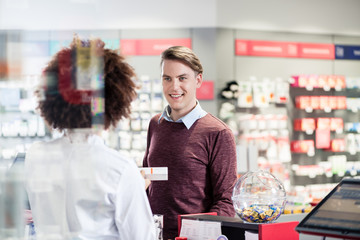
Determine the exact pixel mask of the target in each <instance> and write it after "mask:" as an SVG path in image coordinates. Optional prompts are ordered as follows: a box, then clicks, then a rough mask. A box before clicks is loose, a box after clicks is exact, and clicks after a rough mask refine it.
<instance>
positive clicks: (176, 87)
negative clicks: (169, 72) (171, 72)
mask: <svg viewBox="0 0 360 240" xmlns="http://www.w3.org/2000/svg"><path fill="white" fill-rule="evenodd" d="M172 87H173V89H178V88H179V87H180V81H179V80H178V79H174V81H172Z"/></svg>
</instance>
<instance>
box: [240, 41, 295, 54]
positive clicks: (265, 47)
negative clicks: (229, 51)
mask: <svg viewBox="0 0 360 240" xmlns="http://www.w3.org/2000/svg"><path fill="white" fill-rule="evenodd" d="M235 52H236V55H244V56H266V57H297V55H298V46H297V43H293V42H274V41H253V40H239V39H237V40H236V46H235Z"/></svg>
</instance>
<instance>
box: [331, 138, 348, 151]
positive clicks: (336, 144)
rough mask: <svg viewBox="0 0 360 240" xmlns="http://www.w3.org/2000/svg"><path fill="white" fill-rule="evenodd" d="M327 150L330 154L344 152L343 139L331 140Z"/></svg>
mask: <svg viewBox="0 0 360 240" xmlns="http://www.w3.org/2000/svg"><path fill="white" fill-rule="evenodd" d="M329 150H330V151H332V152H344V151H345V139H333V140H331V142H330V149H329Z"/></svg>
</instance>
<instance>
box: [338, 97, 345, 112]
mask: <svg viewBox="0 0 360 240" xmlns="http://www.w3.org/2000/svg"><path fill="white" fill-rule="evenodd" d="M336 100H337V101H336V104H337V109H346V96H338V97H337V99H336Z"/></svg>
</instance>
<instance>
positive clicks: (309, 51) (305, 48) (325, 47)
mask: <svg viewBox="0 0 360 240" xmlns="http://www.w3.org/2000/svg"><path fill="white" fill-rule="evenodd" d="M299 57H300V58H321V59H335V45H334V44H324V43H316V44H315V43H299Z"/></svg>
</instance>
